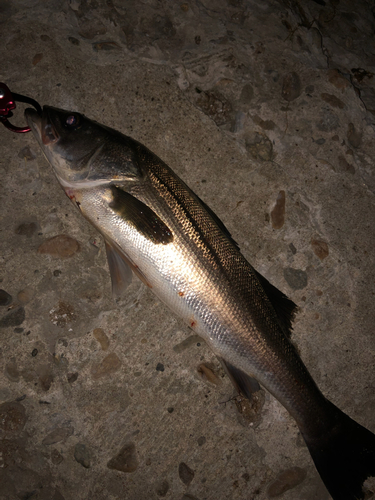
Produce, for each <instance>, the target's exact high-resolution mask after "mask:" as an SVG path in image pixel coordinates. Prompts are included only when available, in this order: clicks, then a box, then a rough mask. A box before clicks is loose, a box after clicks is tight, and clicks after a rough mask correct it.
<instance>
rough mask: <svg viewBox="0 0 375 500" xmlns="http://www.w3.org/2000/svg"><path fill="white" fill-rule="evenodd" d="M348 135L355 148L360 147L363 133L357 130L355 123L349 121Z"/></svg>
mask: <svg viewBox="0 0 375 500" xmlns="http://www.w3.org/2000/svg"><path fill="white" fill-rule="evenodd" d="M346 137H347V138H348V141H349V144H350V145H351V146H352V147H353V148H359V146H360V145H361V142H362V133H361V132H359V131H358V130H356V128H355V126H354V124H353V123H349V125H348V132H347V133H346Z"/></svg>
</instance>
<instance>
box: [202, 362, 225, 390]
mask: <svg viewBox="0 0 375 500" xmlns="http://www.w3.org/2000/svg"><path fill="white" fill-rule="evenodd" d="M197 372H198V373H199V375H200V376H201V377H202V379H203V380H205V381H208V382H211V384H215V385H220V384H221V379H220V378H219V377H218V376H217V375H216V373H215V372H214V371H213V369H212V367H210V366H208V364H206V363H201V364H200V365H199V366H198V368H197Z"/></svg>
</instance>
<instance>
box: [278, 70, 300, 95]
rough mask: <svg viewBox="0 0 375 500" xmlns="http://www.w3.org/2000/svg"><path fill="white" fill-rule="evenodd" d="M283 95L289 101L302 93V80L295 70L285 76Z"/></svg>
mask: <svg viewBox="0 0 375 500" xmlns="http://www.w3.org/2000/svg"><path fill="white" fill-rule="evenodd" d="M281 95H282V97H283V98H284V99H285V100H286V101H288V102H290V101H294V99H297V97H299V96H300V95H301V80H300V77H299V76H298V74H297V73H295V72H294V71H292V72H291V73H288V74H287V75H285V76H284V79H283V87H282V90H281Z"/></svg>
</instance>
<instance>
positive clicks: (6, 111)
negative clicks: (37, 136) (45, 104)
mask: <svg viewBox="0 0 375 500" xmlns="http://www.w3.org/2000/svg"><path fill="white" fill-rule="evenodd" d="M16 101H17V102H25V103H26V104H31V106H34V108H35V109H36V111H37V112H38V114H39V115H41V114H42V108H41V106H40V105H39V103H37V102H36V101H35V100H34V99H31V97H26V96H24V95H21V94H15V93H14V92H11V91H10V90H9V88H8V87H7V86H6V85H5V83H1V82H0V121H1V122H2V123H3V124H4V125H5V127H7V128H8V129H9V130H11V131H12V132H18V133H19V134H24V133H25V132H30V130H31V129H30V127H16V126H15V125H12V124H11V123H10V122H9V121H8V117H9V118H10V117H11V116H13V113H12V109H16Z"/></svg>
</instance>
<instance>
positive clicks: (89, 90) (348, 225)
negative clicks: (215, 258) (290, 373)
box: [0, 0, 375, 500]
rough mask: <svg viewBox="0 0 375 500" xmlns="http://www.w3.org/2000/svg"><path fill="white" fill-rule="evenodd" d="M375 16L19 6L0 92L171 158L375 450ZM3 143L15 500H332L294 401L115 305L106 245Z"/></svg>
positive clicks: (225, 7)
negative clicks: (289, 304) (240, 380)
mask: <svg viewBox="0 0 375 500" xmlns="http://www.w3.org/2000/svg"><path fill="white" fill-rule="evenodd" d="M374 15H375V10H374V4H373V2H372V1H370V0H368V1H366V0H358V1H356V2H355V3H353V2H352V1H351V0H341V1H340V0H325V1H323V0H314V1H313V0H311V1H307V0H300V1H298V0H284V1H282V0H280V1H277V0H249V1H244V0H227V1H224V0H222V1H221V0H215V1H211V2H210V1H208V0H200V1H198V0H197V1H180V2H174V1H172V0H165V1H158V0H144V1H141V2H136V1H134V0H124V1H120V0H109V1H106V2H104V1H100V0H98V1H94V0H70V1H65V0H50V1H49V2H45V1H42V0H31V1H30V0H3V1H2V2H1V6H0V22H1V30H0V40H1V47H2V50H1V58H2V62H1V66H0V81H3V82H5V83H6V84H7V85H8V86H9V87H10V89H11V90H13V91H14V92H18V93H21V94H27V95H29V96H31V97H33V98H35V99H36V100H38V101H39V102H40V103H41V104H42V105H43V104H49V105H54V106H58V107H61V108H66V109H71V110H77V111H80V112H83V113H85V114H86V115H87V116H89V117H91V118H93V119H95V120H97V121H99V122H102V123H104V124H106V125H109V126H111V127H113V128H116V129H118V130H120V131H122V132H123V133H125V134H127V135H130V136H132V137H133V138H135V139H137V140H139V141H141V142H142V143H144V144H145V145H146V146H147V147H149V148H150V149H151V150H152V151H154V152H155V153H156V154H157V155H158V156H160V157H161V158H163V159H164V160H165V161H166V162H167V164H169V165H170V166H171V167H172V168H173V169H174V170H175V171H176V172H177V173H178V175H180V176H181V177H182V179H183V180H184V181H186V182H187V183H188V185H189V186H190V187H191V188H192V189H193V190H194V191H195V192H196V193H197V194H198V195H199V196H200V197H201V198H202V199H203V200H204V201H205V202H206V203H207V204H208V205H209V206H210V207H212V209H213V210H214V211H215V212H216V213H217V215H218V216H219V217H220V218H221V219H222V220H223V222H224V223H225V224H226V226H227V227H228V229H229V230H230V231H231V233H232V235H233V237H234V239H235V240H236V241H237V242H238V243H239V245H240V248H241V250H242V252H243V254H244V255H245V256H246V258H247V259H248V260H249V261H250V262H251V263H252V264H253V265H254V267H255V268H256V269H257V270H258V271H260V272H261V273H262V274H264V275H265V276H266V277H267V279H269V280H270V281H271V282H272V283H273V284H275V285H276V286H277V287H278V288H280V289H281V290H282V291H283V292H285V293H286V294H287V295H289V296H290V297H291V298H292V299H293V300H294V301H295V302H296V303H297V304H298V306H299V308H300V309H299V313H298V315H297V317H296V321H295V325H294V333H293V341H294V342H295V343H296V344H297V345H298V348H299V350H300V353H301V357H302V358H303V360H304V361H305V363H306V365H307V366H308V368H309V370H310V371H311V373H312V375H313V377H314V379H315V380H316V382H317V383H318V385H319V386H320V388H321V389H322V391H323V392H324V394H325V395H326V396H327V397H328V398H329V399H330V400H332V401H333V402H334V403H335V404H337V405H338V406H339V407H340V408H341V409H343V410H344V411H345V412H346V413H348V414H349V415H350V416H351V417H353V418H354V419H356V420H357V421H358V422H360V423H361V424H362V425H364V426H366V427H367V428H368V429H370V430H372V431H373V432H375V391H374V387H375V370H374V367H375V340H374V339H375V337H374V333H375V332H374V324H375V279H374V278H375V271H374V269H375V229H374V216H375V199H374V193H375V171H374V166H373V158H374V156H375V141H374V136H375V76H374V75H375V64H374V61H375V46H374V35H373V33H374ZM23 109H24V106H23V105H19V106H18V107H17V110H16V111H15V113H14V118H13V123H15V124H18V125H22V124H23V123H24V119H23V112H22V110H23ZM0 137H1V147H0V152H1V154H0V158H1V159H0V162H1V163H0V187H1V212H0V231H1V239H0V259H1V270H0V288H1V289H2V290H3V291H2V292H0V303H1V306H0V339H1V343H0V359H1V362H0V402H1V405H0V415H1V418H0V499H1V500H16V499H17V500H19V499H21V500H26V499H30V498H31V499H33V500H34V499H38V500H42V499H43V500H63V499H65V500H83V499H90V500H117V499H127V500H138V499H147V500H148V499H150V500H156V499H163V498H165V499H167V500H168V499H173V500H174V499H176V500H182V499H184V500H188V499H190V500H193V499H196V500H225V499H233V500H263V499H267V498H278V497H280V498H282V499H283V500H297V499H298V500H313V499H314V500H328V499H329V498H330V497H329V495H328V493H327V491H326V490H325V488H324V486H323V484H322V482H321V480H320V478H319V476H318V474H317V472H316V470H315V468H314V465H313V463H312V460H311V458H310V456H309V453H308V451H307V449H306V447H305V445H304V443H303V440H302V438H301V436H300V435H299V432H298V429H297V426H296V424H295V422H294V421H293V419H292V418H291V417H290V416H289V415H288V414H287V412H286V411H285V410H284V409H283V408H282V407H281V405H280V404H279V403H278V402H277V401H276V400H275V399H274V398H273V397H271V396H270V395H269V394H268V393H266V392H265V393H261V394H260V396H258V398H257V401H255V402H254V405H253V406H250V405H248V404H247V403H246V402H244V401H241V398H239V397H236V392H235V391H234V389H233V388H232V386H231V384H230V382H229V380H228V378H227V377H226V376H225V375H224V373H223V371H222V369H221V367H220V365H219V362H218V361H217V359H216V358H215V356H214V355H213V354H212V353H211V352H210V350H209V349H208V347H207V346H206V345H205V343H204V342H203V341H202V340H200V339H199V338H197V337H195V336H194V335H193V332H192V331H191V330H189V329H188V328H187V327H186V326H185V325H184V324H182V322H181V321H179V320H178V319H177V318H176V317H175V316H174V315H173V313H172V312H170V311H169V310H167V309H166V308H165V307H164V306H163V305H162V304H161V303H160V302H158V300H156V298H155V297H154V296H153V295H152V293H151V291H150V290H148V289H146V287H145V286H144V285H143V284H142V283H141V282H139V281H138V280H137V279H135V280H134V282H133V284H132V285H131V287H130V288H129V289H128V291H127V293H126V295H125V296H124V297H123V298H122V299H120V300H119V301H118V302H115V301H114V300H113V299H112V297H111V289H110V278H109V273H108V268H107V263H106V259H105V251H104V245H103V241H102V240H101V238H100V237H99V236H98V234H97V233H96V231H95V230H94V229H93V228H92V227H91V226H90V225H89V224H88V223H86V221H85V220H84V219H83V218H82V217H81V216H80V215H79V213H78V212H77V211H76V210H75V209H74V208H73V206H72V205H71V204H70V202H69V200H68V199H67V198H66V196H65V195H64V193H63V191H62V190H61V188H60V186H59V185H58V183H57V181H56V179H55V177H54V174H53V172H52V170H51V168H50V167H49V165H48V164H47V162H46V161H45V159H44V158H43V156H42V154H41V152H40V150H39V147H38V145H37V143H36V141H35V140H34V138H33V136H32V135H31V134H24V135H17V134H14V133H11V132H9V131H8V130H6V129H5V128H0ZM53 238H54V239H53Z"/></svg>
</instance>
